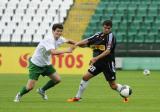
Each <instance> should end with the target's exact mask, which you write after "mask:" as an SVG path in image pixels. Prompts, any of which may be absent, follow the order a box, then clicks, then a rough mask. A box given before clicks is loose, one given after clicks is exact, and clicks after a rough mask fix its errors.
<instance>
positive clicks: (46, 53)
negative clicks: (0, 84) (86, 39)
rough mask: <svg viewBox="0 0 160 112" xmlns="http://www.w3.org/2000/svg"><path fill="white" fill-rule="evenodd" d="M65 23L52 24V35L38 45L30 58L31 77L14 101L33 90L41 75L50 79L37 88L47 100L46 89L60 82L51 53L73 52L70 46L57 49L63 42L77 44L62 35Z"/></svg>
mask: <svg viewBox="0 0 160 112" xmlns="http://www.w3.org/2000/svg"><path fill="white" fill-rule="evenodd" d="M62 31H63V25H62V24H54V25H53V26H52V35H50V37H47V38H45V39H43V40H42V41H41V42H40V43H39V44H38V46H37V47H36V49H35V51H34V54H33V56H32V57H31V59H30V60H29V67H28V68H29V79H28V82H27V84H26V86H24V87H23V88H22V89H21V90H20V91H19V92H18V93H17V95H16V97H15V99H14V102H19V101H20V99H21V97H22V96H23V95H24V94H26V93H28V92H29V91H31V90H32V89H33V88H34V86H35V83H36V82H37V81H38V78H39V76H40V75H42V76H48V77H49V78H50V80H49V81H48V82H47V83H46V84H45V85H44V86H43V87H41V88H39V89H37V92H38V93H39V94H40V95H41V96H42V98H43V99H44V100H47V99H48V97H47V95H46V92H45V91H46V90H48V89H50V88H51V87H54V86H55V85H56V84H58V83H59V82H60V81H61V80H60V76H59V75H58V73H57V72H56V70H55V68H54V67H53V66H52V64H51V62H50V59H51V55H60V54H64V53H71V52H72V50H73V48H72V47H69V48H68V49H66V50H62V51H60V50H57V49H56V48H57V47H59V46H60V45H61V44H63V43H68V44H75V43H76V42H75V41H73V40H69V39H65V38H64V37H62Z"/></svg>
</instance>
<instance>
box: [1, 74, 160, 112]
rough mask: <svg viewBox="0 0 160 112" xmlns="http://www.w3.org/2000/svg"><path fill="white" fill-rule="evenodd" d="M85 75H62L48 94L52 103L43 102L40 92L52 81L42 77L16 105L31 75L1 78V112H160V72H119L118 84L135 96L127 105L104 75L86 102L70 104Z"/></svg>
mask: <svg viewBox="0 0 160 112" xmlns="http://www.w3.org/2000/svg"><path fill="white" fill-rule="evenodd" d="M81 76H82V75H61V78H62V82H61V84H59V85H57V86H56V87H54V88H52V89H50V90H48V91H47V95H48V97H49V100H47V101H43V100H42V99H41V97H40V96H39V95H38V94H37V93H36V88H38V87H40V86H42V85H43V84H44V83H45V82H46V81H47V80H48V78H47V77H45V78H43V77H40V78H39V81H38V82H37V84H36V86H35V88H34V89H33V90H32V91H31V92H30V93H29V94H26V95H25V96H24V97H23V98H22V100H21V102H20V103H14V102H13V98H14V97H15V95H16V93H17V91H18V90H19V89H20V88H21V87H22V86H23V85H25V84H26V81H27V77H28V76H27V75H13V74H10V75H3V74H1V75H0V112H160V72H159V71H151V75H149V76H144V75H143V74H142V71H117V82H119V83H122V84H128V85H130V86H131V87H132V89H133V94H132V96H131V97H130V101H129V102H128V103H123V102H122V98H121V97H120V96H119V94H118V93H117V92H115V91H113V90H111V89H110V88H109V85H108V83H107V82H106V81H105V79H104V76H103V75H102V74H101V75H98V76H96V77H95V78H93V79H92V80H90V82H89V85H88V87H87V88H86V91H85V92H84V94H83V100H82V101H81V102H76V103H68V102H67V101H66V100H67V99H68V98H71V97H74V96H75V94H76V92H77V89H78V86H79V82H80V79H81Z"/></svg>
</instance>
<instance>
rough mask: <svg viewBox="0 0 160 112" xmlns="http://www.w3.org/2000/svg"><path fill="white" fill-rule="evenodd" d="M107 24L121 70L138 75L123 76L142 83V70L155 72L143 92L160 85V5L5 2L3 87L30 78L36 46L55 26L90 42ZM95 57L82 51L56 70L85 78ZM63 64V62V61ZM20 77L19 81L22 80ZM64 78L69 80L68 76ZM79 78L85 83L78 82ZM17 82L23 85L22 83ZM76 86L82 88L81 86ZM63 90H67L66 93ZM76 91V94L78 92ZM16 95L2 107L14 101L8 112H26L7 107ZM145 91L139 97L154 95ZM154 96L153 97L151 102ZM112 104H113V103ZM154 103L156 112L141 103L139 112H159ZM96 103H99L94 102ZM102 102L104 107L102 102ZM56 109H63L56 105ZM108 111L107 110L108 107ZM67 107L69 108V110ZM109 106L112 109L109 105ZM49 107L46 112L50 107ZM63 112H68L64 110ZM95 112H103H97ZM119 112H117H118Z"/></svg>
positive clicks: (0, 10)
mask: <svg viewBox="0 0 160 112" xmlns="http://www.w3.org/2000/svg"><path fill="white" fill-rule="evenodd" d="M106 19H110V20H112V22H113V28H112V31H113V33H114V35H115V36H116V38H117V49H116V57H117V58H116V63H117V64H116V66H117V68H119V69H122V70H135V71H131V72H132V73H131V72H127V73H126V71H124V74H126V75H125V76H127V77H128V78H129V77H130V74H133V75H134V74H136V75H135V76H136V77H137V78H142V77H139V75H140V74H141V73H142V70H143V69H145V68H147V69H150V70H158V71H151V74H155V75H153V76H154V77H153V79H151V80H149V79H147V80H142V83H144V85H143V87H142V88H143V89H144V88H145V89H146V88H147V87H146V86H145V84H146V85H147V84H148V83H150V81H151V82H152V81H153V80H155V82H156V81H157V78H158V76H157V74H159V70H160V0H0V74H2V75H0V79H1V81H0V82H2V83H1V85H2V86H4V84H3V83H5V82H7V81H8V82H12V83H15V82H16V79H14V77H13V76H12V74H27V64H28V63H27V59H28V55H30V54H32V52H33V51H34V48H35V46H36V45H37V44H38V43H39V42H40V41H41V40H42V39H43V38H45V37H46V36H48V35H49V34H50V31H51V26H52V24H54V23H63V24H64V34H63V35H64V37H67V38H71V39H73V40H76V41H79V40H82V39H84V38H87V37H89V36H91V35H92V34H94V33H95V32H97V31H101V30H102V27H101V25H102V22H103V21H104V20H106ZM63 47H67V46H66V45H64V46H62V48H63ZM30 56H31V55H30ZM79 56H80V60H79V62H76V61H77V60H76V59H77V57H79ZM90 57H91V51H90V49H77V50H76V51H75V53H73V55H68V56H66V55H65V56H64V58H63V60H62V61H64V62H65V64H64V63H63V62H62V63H61V61H59V65H55V66H56V68H57V69H58V70H59V72H60V73H61V74H83V73H84V71H85V70H86V69H87V66H88V62H89V58H90ZM53 59H55V58H53ZM56 59H57V58H56ZM58 59H60V57H59V58H58ZM54 61H55V60H54ZM53 63H55V62H53ZM62 64H64V65H62ZM63 66H64V67H63ZM136 70H140V71H136ZM70 71H72V72H70ZM122 72H123V71H122ZM120 74H123V73H121V71H120ZM133 75H132V77H133ZM8 77H12V78H11V79H14V80H11V79H10V80H8ZM15 77H16V78H17V79H18V77H17V76H15ZM62 77H64V78H65V79H66V80H68V78H67V76H62ZM69 77H71V76H69ZM74 77H75V76H74ZM119 77H120V80H122V81H124V82H126V83H131V84H132V86H133V87H140V86H141V85H138V84H140V83H141V82H139V83H137V85H136V83H134V82H133V81H136V79H135V80H130V81H129V82H127V81H126V80H127V79H126V78H124V77H123V76H122V77H121V76H119ZM155 77H157V78H155ZM22 78H24V79H25V77H24V76H22ZM78 78H79V79H80V77H79V76H78ZM125 79H126V80H125ZM133 79H134V78H133ZM18 80H19V81H20V79H18ZM21 80H22V79H21ZM70 80H71V79H70ZM143 81H144V82H143ZM69 82H71V81H69ZM95 82H96V81H95ZM64 83H65V82H64ZM75 83H77V82H75ZM157 83H158V81H157ZM20 85H22V82H21V83H18V82H17V83H16V84H14V85H12V86H17V87H18V86H20ZM71 85H72V83H71V84H70V86H71ZM101 85H103V84H101ZM2 86H1V88H0V89H2V90H5V91H7V90H6V88H4V87H2ZM10 86H11V85H10ZM12 86H11V87H12ZM76 86H78V83H77V85H76ZM147 86H149V87H151V88H150V89H152V88H154V87H155V88H156V86H155V85H154V81H153V83H152V84H151V85H147ZM13 88H14V87H13ZM63 88H64V89H65V87H63ZM75 88H76V87H75ZM75 88H74V91H75V90H76V89H75ZM157 88H158V87H157ZM17 89H18V88H16V90H12V91H13V93H12V92H11V91H10V92H8V94H7V95H11V96H7V95H4V94H3V92H2V93H1V95H0V96H1V97H0V98H1V99H2V101H4V103H3V104H5V102H6V98H8V97H9V98H8V99H7V103H6V104H7V106H8V105H9V107H10V108H9V110H8V111H6V112H9V111H11V112H14V111H15V112H19V111H21V110H22V109H23V105H21V106H20V108H21V109H20V110H16V108H14V106H16V105H15V104H12V103H8V102H10V101H11V100H12V97H13V96H14V94H16V91H17ZM143 89H142V90H141V89H140V90H137V92H144V91H146V92H149V90H147V89H146V90H143ZM60 91H61V89H60V90H59V92H60ZM66 91H67V90H66ZM71 91H72V90H71ZM93 91H94V89H93ZM93 91H92V90H91V92H92V93H94V92H93ZM150 91H153V90H150ZM159 91H160V90H159ZM6 93H7V92H6ZM6 93H5V94H6ZM144 93H145V92H144ZM156 93H158V92H157V91H154V93H153V94H154V95H155V96H156V95H157V96H156V98H158V97H159V96H158V94H156ZM66 94H67V95H68V96H67V97H69V96H71V95H70V94H71V93H66ZM72 95H73V93H72ZM139 95H140V96H143V94H141V93H140V94H139ZM154 95H153V96H154ZM3 96H4V97H3ZM113 96H114V95H113ZM146 96H147V95H146ZM153 96H148V97H149V98H152V97H153ZM54 97H56V96H54ZM91 97H95V96H90V97H89V98H91ZM104 97H105V95H104ZM110 97H111V96H108V98H110ZM114 97H115V96H114ZM35 98H36V97H35ZM58 98H59V97H58ZM58 98H57V99H56V101H57V102H60V101H58V100H59V99H58ZM62 98H64V96H62ZM65 98H66V97H65ZM95 98H96V99H97V100H98V96H97V97H95ZM136 98H137V99H138V101H141V100H140V99H139V97H136ZM136 98H135V99H136ZM142 99H145V100H147V97H143V98H142ZM60 100H62V99H60ZM63 100H64V99H63ZM63 100H62V101H63ZM152 100H153V99H152ZM152 100H151V102H152ZM36 101H37V99H36ZM89 101H90V100H89ZM105 101H106V100H104V102H105ZM109 101H111V102H112V103H113V101H112V100H109ZM154 101H156V102H157V103H156V104H155V103H154ZM154 101H153V102H152V104H150V105H152V106H151V108H150V109H151V111H149V110H147V109H145V106H146V105H147V103H146V104H145V102H139V103H142V104H143V103H144V105H143V106H142V107H143V109H141V110H140V111H141V112H147V111H148V112H154V111H159V110H160V109H159V108H158V106H156V105H157V104H158V101H159V100H158V99H154ZM0 102H1V100H0ZM28 102H30V101H28ZM37 102H40V101H37ZM91 102H94V101H93V100H92V101H91ZM98 102H100V101H99V100H98ZM104 102H103V103H104ZM32 103H33V102H32ZM133 104H134V105H136V104H137V103H136V101H134V102H133ZM40 105H43V104H40ZM57 105H59V104H58V103H57ZM104 105H106V104H105V103H104ZM115 105H116V104H115ZM115 105H114V106H115ZM118 105H120V106H122V108H121V107H120V106H119V107H118V109H120V111H123V109H124V108H126V106H124V105H121V104H118ZM128 105H129V104H128ZM137 105H138V104H137ZM140 105H141V104H140ZM148 105H149V103H148ZM27 106H29V105H27ZM49 106H50V107H48V108H50V109H51V105H49ZM61 106H62V107H63V106H64V105H59V107H58V108H60V107H61ZM65 106H69V105H68V104H67V105H65ZM74 106H76V107H75V108H76V109H77V108H79V107H77V104H76V105H74ZM90 106H92V105H90ZM108 106H113V105H110V104H109V105H108ZM154 106H155V108H154ZM45 107H46V108H47V106H46V105H45ZM83 107H84V108H87V107H86V106H83V105H82V108H80V110H79V111H77V110H76V111H77V112H80V111H81V110H83V111H85V109H83ZM95 107H96V106H95ZM100 107H101V106H100ZM130 107H131V106H130V105H129V107H128V108H127V110H126V112H135V111H137V110H134V111H133V110H132V109H133V108H134V107H133V108H130ZM24 108H29V107H24ZM37 108H38V107H36V108H34V109H35V110H34V112H36V109H37ZM54 108H56V107H54ZM102 108H103V109H104V110H103V109H102V110H101V111H105V107H102ZM1 109H2V110H1ZM5 109H7V108H5V107H3V105H1V107H0V111H2V112H5ZM12 109H13V110H14V111H13V110H12ZM56 109H57V108H56ZM72 109H74V107H71V108H70V110H69V111H71V110H72ZM154 109H157V110H154ZM91 110H92V109H91ZM95 110H96V109H95ZM108 110H110V112H115V110H116V109H114V110H112V109H111V108H109V109H108ZM26 111H27V110H26ZM40 111H43V109H42V110H39V111H37V112H40ZM61 111H63V112H65V109H64V110H61ZM87 111H88V112H89V110H87ZM96 111H97V112H98V109H97V110H96ZM117 111H118V110H116V112H117ZM58 112H60V111H58Z"/></svg>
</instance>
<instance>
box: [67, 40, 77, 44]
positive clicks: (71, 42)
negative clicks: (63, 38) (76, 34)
mask: <svg viewBox="0 0 160 112" xmlns="http://www.w3.org/2000/svg"><path fill="white" fill-rule="evenodd" d="M67 43H68V44H72V45H75V44H76V43H77V42H76V41H74V40H70V39H69V40H68V41H67Z"/></svg>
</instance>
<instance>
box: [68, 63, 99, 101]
mask: <svg viewBox="0 0 160 112" xmlns="http://www.w3.org/2000/svg"><path fill="white" fill-rule="evenodd" d="M96 65H97V64H94V65H91V66H90V68H89V69H88V72H87V73H86V74H85V75H84V76H83V77H82V80H81V82H80V85H79V89H78V92H77V94H76V96H75V97H74V98H70V99H68V100H67V101H68V102H75V101H79V100H80V99H81V98H82V94H83V92H84V90H85V88H86V87H87V84H88V81H89V80H90V79H91V78H92V77H94V76H96V75H97V74H99V73H100V72H101V69H97V68H99V67H97V66H96Z"/></svg>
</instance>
